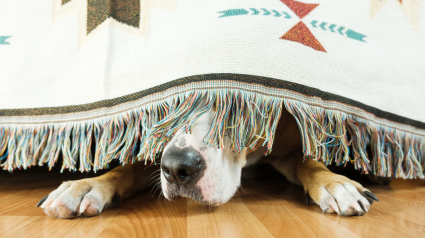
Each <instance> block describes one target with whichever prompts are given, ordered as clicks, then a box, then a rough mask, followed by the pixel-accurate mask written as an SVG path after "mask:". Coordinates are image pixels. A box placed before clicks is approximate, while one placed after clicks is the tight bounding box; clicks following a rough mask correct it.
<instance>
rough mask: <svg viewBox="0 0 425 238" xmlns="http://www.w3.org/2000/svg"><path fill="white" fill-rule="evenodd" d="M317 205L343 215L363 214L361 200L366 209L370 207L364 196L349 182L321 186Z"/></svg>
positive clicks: (328, 211) (324, 209) (325, 210)
mask: <svg viewBox="0 0 425 238" xmlns="http://www.w3.org/2000/svg"><path fill="white" fill-rule="evenodd" d="M319 196H320V198H319V201H318V205H319V206H320V208H321V209H322V210H323V211H324V212H327V213H335V212H336V213H338V214H343V215H353V214H363V213H365V212H364V211H363V209H362V208H361V207H360V205H359V202H361V203H362V204H363V206H364V208H365V209H366V212H368V211H369V209H370V203H369V202H368V200H367V199H366V198H364V197H363V196H362V195H361V194H360V193H359V191H358V190H357V188H356V187H354V185H352V184H351V183H348V182H347V183H345V184H337V185H334V186H332V187H328V186H321V187H320V195H319Z"/></svg>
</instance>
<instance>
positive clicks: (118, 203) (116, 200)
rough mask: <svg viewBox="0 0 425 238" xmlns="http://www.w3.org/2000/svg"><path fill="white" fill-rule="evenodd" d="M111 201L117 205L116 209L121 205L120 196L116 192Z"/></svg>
mask: <svg viewBox="0 0 425 238" xmlns="http://www.w3.org/2000/svg"><path fill="white" fill-rule="evenodd" d="M113 201H114V202H115V204H117V207H119V206H120V203H121V196H120V194H119V193H118V192H116V193H115V195H114V198H113Z"/></svg>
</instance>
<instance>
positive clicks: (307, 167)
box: [297, 154, 379, 216]
mask: <svg viewBox="0 0 425 238" xmlns="http://www.w3.org/2000/svg"><path fill="white" fill-rule="evenodd" d="M297 176H298V179H299V180H300V181H301V183H302V184H303V187H304V191H305V193H306V202H307V204H308V205H310V204H309V203H310V201H311V200H312V201H314V202H315V203H316V204H317V205H319V206H320V208H321V209H322V210H323V211H324V212H326V213H335V212H336V213H338V214H341V215H344V216H351V215H359V216H361V215H363V214H364V213H366V212H368V211H369V209H370V205H371V204H372V203H373V200H375V201H379V200H378V198H376V196H375V195H373V194H372V193H371V192H370V191H369V190H368V189H366V188H364V187H363V186H362V185H361V184H359V183H357V182H355V181H352V180H350V179H348V178H347V177H345V176H341V175H337V174H334V173H332V172H331V171H329V170H328V168H326V166H325V165H324V164H323V163H322V162H317V163H316V162H315V161H313V160H311V159H306V160H305V161H304V162H303V161H302V155H301V154H300V155H299V156H298V159H297Z"/></svg>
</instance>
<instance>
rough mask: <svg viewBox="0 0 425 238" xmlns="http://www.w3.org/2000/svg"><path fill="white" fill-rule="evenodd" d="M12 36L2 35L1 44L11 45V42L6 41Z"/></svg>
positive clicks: (0, 37)
mask: <svg viewBox="0 0 425 238" xmlns="http://www.w3.org/2000/svg"><path fill="white" fill-rule="evenodd" d="M10 37H11V36H0V45H10V43H9V42H7V41H6V40H7V39H9V38H10Z"/></svg>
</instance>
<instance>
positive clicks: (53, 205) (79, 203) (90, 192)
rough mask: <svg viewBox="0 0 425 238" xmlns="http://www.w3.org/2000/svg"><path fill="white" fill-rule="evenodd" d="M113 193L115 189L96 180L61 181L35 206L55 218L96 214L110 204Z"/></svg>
mask: <svg viewBox="0 0 425 238" xmlns="http://www.w3.org/2000/svg"><path fill="white" fill-rule="evenodd" d="M114 194H115V191H111V189H109V188H108V187H107V186H102V184H98V183H97V182H96V181H93V182H92V181H90V180H89V179H88V180H79V181H72V182H66V183H63V184H62V185H61V186H59V188H57V189H56V190H55V191H53V192H51V193H50V194H49V195H48V196H46V197H44V198H43V199H41V200H40V202H39V203H38V204H37V206H40V207H41V208H43V210H44V212H45V213H46V214H47V215H49V216H52V217H56V218H74V217H79V216H83V217H89V216H96V215H98V214H99V213H100V212H101V211H103V210H104V209H105V208H106V207H107V206H109V205H110V204H111V202H112V199H113V197H114Z"/></svg>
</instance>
